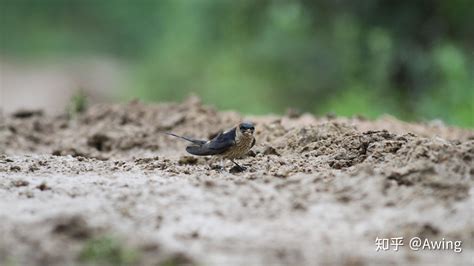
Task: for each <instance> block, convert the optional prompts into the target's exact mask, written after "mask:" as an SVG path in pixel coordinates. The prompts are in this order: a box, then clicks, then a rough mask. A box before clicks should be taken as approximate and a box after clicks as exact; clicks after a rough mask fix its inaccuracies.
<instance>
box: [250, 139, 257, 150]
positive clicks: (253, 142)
mask: <svg viewBox="0 0 474 266" xmlns="http://www.w3.org/2000/svg"><path fill="white" fill-rule="evenodd" d="M255 142H256V140H255V138H253V140H252V146H250V148H252V147H253V146H255Z"/></svg>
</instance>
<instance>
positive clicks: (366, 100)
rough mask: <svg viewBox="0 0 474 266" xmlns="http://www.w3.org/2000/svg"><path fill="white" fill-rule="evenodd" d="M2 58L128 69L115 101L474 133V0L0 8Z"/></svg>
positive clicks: (88, 2) (1, 0)
mask: <svg viewBox="0 0 474 266" xmlns="http://www.w3.org/2000/svg"><path fill="white" fill-rule="evenodd" d="M0 8H1V9H0V15H1V18H0V19H1V21H0V37H1V47H0V58H1V57H2V56H3V57H5V56H6V57H8V58H17V59H21V60H34V61H38V60H40V61H41V60H45V59H47V58H52V57H53V58H54V57H65V56H66V57H70V58H72V59H71V60H74V59H73V58H74V57H80V56H81V55H97V56H109V57H113V58H117V59H118V60H120V61H122V62H126V65H127V66H128V71H127V73H128V76H127V80H128V81H129V82H128V83H127V84H124V86H123V88H121V90H117V98H118V99H123V100H125V99H130V98H133V97H137V98H141V99H144V100H147V101H168V100H181V99H183V98H185V97H186V96H187V95H188V94H189V93H190V92H195V93H196V94H198V95H199V96H200V97H201V98H202V99H203V101H204V102H205V103H209V104H212V105H215V106H217V107H219V108H222V109H236V110H239V111H241V112H244V113H252V114H263V113H269V112H272V113H283V112H284V111H285V110H286V109H287V108H288V107H292V108H296V109H299V110H301V111H309V112H312V113H314V114H317V115H322V114H326V113H328V112H331V113H336V114H338V115H348V116H350V115H355V114H361V115H364V116H367V117H371V118H373V117H377V116H379V115H380V114H384V113H388V114H392V115H395V116H397V117H399V118H401V119H404V120H412V121H413V120H415V121H425V120H431V119H442V120H443V121H445V122H447V123H449V124H455V125H459V126H464V127H473V126H474V114H473V113H474V110H473V102H474V98H473V97H474V95H473V93H474V85H473V84H474V78H473V76H474V73H473V64H474V63H473V61H474V60H473V57H474V26H473V25H474V24H473V21H472V20H473V18H474V1H471V0H450V1H442V0H438V1H436V0H415V1H403V0H400V1H395V0H392V1H389V0H385V1H382V0H361V1H351V0H324V1H305V0H299V1H244V0H243V1H230V0H228V1H227V0H216V1H208V0H175V1H151V0H150V1H146V0H135V1H125V0H117V1H106V0H94V1H93V0H80V1H73V0H41V1H39V0H38V1H33V0H30V1H25V0H0Z"/></svg>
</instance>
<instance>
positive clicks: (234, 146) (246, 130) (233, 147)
mask: <svg viewBox="0 0 474 266" xmlns="http://www.w3.org/2000/svg"><path fill="white" fill-rule="evenodd" d="M254 131H255V126H254V125H253V124H252V123H249V122H244V123H240V124H238V125H237V126H235V127H233V128H231V129H229V130H227V131H225V132H221V133H219V134H218V135H217V136H215V137H214V138H213V139H211V140H207V141H206V140H198V139H191V138H187V137H183V136H179V135H176V134H173V133H169V132H167V133H165V134H167V135H170V136H173V137H177V138H180V139H184V140H186V141H189V142H191V144H190V145H188V146H187V147H186V151H187V152H188V153H190V154H192V155H197V156H207V155H215V156H219V157H220V158H221V159H229V160H230V161H231V162H233V163H234V164H235V165H236V166H237V167H238V168H239V169H240V170H241V171H243V170H245V168H244V167H242V166H240V165H239V164H238V163H236V162H235V161H234V160H235V159H237V158H240V157H242V156H244V155H245V154H247V153H248V152H249V151H250V149H251V148H252V147H253V146H254V145H255V137H254V136H253V133H254ZM222 168H223V167H222Z"/></svg>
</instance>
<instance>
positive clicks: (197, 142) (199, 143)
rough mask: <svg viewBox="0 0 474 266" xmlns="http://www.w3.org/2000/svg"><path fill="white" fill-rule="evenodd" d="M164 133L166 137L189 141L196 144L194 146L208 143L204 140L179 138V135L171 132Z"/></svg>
mask: <svg viewBox="0 0 474 266" xmlns="http://www.w3.org/2000/svg"><path fill="white" fill-rule="evenodd" d="M163 133H165V134H166V135H170V136H173V137H176V138H180V139H184V140H187V141H189V142H191V143H194V144H197V145H202V144H204V143H206V141H204V140H198V139H190V138H186V137H183V136H179V135H176V134H173V133H170V132H163Z"/></svg>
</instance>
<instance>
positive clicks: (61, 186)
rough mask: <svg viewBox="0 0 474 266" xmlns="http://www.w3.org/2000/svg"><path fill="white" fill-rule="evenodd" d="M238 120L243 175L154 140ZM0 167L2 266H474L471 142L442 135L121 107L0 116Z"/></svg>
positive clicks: (456, 134)
mask: <svg viewBox="0 0 474 266" xmlns="http://www.w3.org/2000/svg"><path fill="white" fill-rule="evenodd" d="M242 120H248V121H253V122H254V123H255V124H256V138H257V144H256V146H255V147H254V148H253V149H252V152H250V153H249V156H247V157H246V158H242V159H241V160H239V162H241V163H242V164H243V165H244V166H246V167H247V170H246V171H244V172H237V171H234V170H235V169H232V168H231V163H229V164H227V171H224V172H222V171H219V170H218V169H217V168H216V167H215V166H216V165H218V164H219V162H214V161H213V159H211V158H207V157H193V156H189V155H188V154H186V152H185V151H184V148H185V146H186V144H187V143H185V142H183V141H180V140H178V139H175V138H172V137H170V136H167V135H164V134H162V132H167V131H172V132H174V133H176V134H182V135H185V136H190V137H196V138H198V137H201V138H209V137H212V136H213V135H215V134H216V133H217V132H218V131H219V130H221V129H228V128H230V127H232V126H233V125H234V124H236V123H238V122H239V121H242ZM0 154H1V155H0V199H1V200H0V221H1V222H0V236H1V239H0V265H82V264H85V265H107V264H108V265H127V264H128V265H181V264H192V265H390V264H402V265H473V258H474V219H473V206H474V196H473V194H474V188H473V184H474V163H473V161H474V130H468V129H459V128H454V127H447V126H445V125H443V124H442V123H440V122H432V123H425V124H411V123H406V122H401V121H399V120H397V119H395V118H392V117H389V116H385V117H381V118H380V119H378V120H375V121H370V120H366V119H364V118H362V117H355V118H342V117H334V116H331V115H328V116H325V117H314V116H312V115H309V114H299V113H297V112H294V111H291V112H288V114H287V115H285V116H247V117H246V116H242V115H241V114H238V113H235V112H218V111H216V109H214V108H212V107H208V106H204V105H202V104H201V103H200V101H199V100H198V99H196V98H190V99H188V100H187V101H185V102H183V103H179V104H171V103H170V104H158V105H147V104H143V103H140V102H131V103H129V104H125V105H119V104H117V105H94V106H91V107H90V108H88V109H87V110H86V111H85V112H84V113H83V114H80V115H77V116H74V117H68V116H66V115H63V116H56V117H53V116H46V115H43V114H42V113H41V112H27V111H23V112H17V113H15V114H8V115H7V114H5V113H3V114H2V113H0ZM230 169H232V170H231V171H229V170H230ZM415 236H416V237H420V238H421V239H422V240H423V241H424V240H425V239H428V240H430V241H431V240H433V241H434V240H436V241H442V240H443V241H462V246H461V247H462V252H455V251H454V250H452V249H449V250H419V251H414V250H411V249H410V248H409V240H410V239H411V238H412V237H415ZM395 237H403V244H404V245H403V246H400V247H399V251H395V250H394V247H393V246H391V247H390V249H391V250H386V251H376V247H377V246H376V243H375V240H376V238H387V239H389V238H395Z"/></svg>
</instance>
